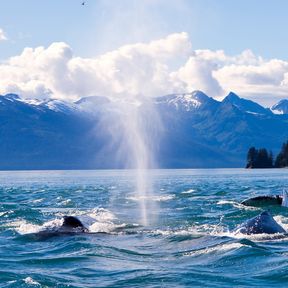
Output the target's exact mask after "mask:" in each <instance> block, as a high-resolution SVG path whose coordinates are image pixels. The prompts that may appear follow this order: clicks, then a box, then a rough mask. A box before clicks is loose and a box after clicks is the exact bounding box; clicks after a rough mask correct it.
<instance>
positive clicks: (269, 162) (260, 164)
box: [246, 141, 288, 168]
mask: <svg viewBox="0 0 288 288" xmlns="http://www.w3.org/2000/svg"><path fill="white" fill-rule="evenodd" d="M285 167H288V141H287V142H285V143H283V144H282V148H281V150H280V152H279V154H278V155H277V156H276V158H275V159H274V156H273V153H272V151H267V149H266V148H260V149H256V148H255V147H250V148H249V150H248V153H247V164H246V168H285Z"/></svg>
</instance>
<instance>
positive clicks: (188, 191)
mask: <svg viewBox="0 0 288 288" xmlns="http://www.w3.org/2000/svg"><path fill="white" fill-rule="evenodd" d="M195 191H196V190H195V189H189V190H185V191H183V192H181V194H191V193H193V192H195Z"/></svg>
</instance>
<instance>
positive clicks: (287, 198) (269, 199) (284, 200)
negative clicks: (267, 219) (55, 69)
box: [241, 190, 288, 207]
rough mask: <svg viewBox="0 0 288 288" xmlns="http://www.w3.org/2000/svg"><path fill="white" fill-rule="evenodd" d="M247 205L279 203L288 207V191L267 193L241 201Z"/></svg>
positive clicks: (259, 205)
mask: <svg viewBox="0 0 288 288" xmlns="http://www.w3.org/2000/svg"><path fill="white" fill-rule="evenodd" d="M241 204H243V205H245V206H256V207H261V206H266V205H279V206H284V207H288V191H287V190H284V191H283V194H282V195H265V196H256V197H252V198H249V199H246V200H244V201H242V202H241Z"/></svg>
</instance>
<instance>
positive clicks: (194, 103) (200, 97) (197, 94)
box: [157, 91, 210, 111]
mask: <svg viewBox="0 0 288 288" xmlns="http://www.w3.org/2000/svg"><path fill="white" fill-rule="evenodd" d="M208 99H210V98H209V97H208V96H207V95H206V94H204V93H203V92H201V91H193V92H192V93H183V94H171V95H167V96H164V97H160V98H158V99H157V103H167V104H168V105H173V106H175V107H176V109H182V110H184V111H191V110H195V109H198V108H200V107H201V106H202V105H203V103H205V102H206V101H207V100H208Z"/></svg>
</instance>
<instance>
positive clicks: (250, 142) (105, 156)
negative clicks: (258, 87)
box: [0, 91, 288, 169]
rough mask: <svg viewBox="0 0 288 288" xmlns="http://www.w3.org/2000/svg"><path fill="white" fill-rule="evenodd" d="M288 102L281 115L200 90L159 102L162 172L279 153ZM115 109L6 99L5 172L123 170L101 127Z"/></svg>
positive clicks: (87, 102)
mask: <svg viewBox="0 0 288 288" xmlns="http://www.w3.org/2000/svg"><path fill="white" fill-rule="evenodd" d="M287 102H288V100H285V101H284V100H283V101H280V102H279V103H278V104H276V105H274V106H273V107H272V108H271V110H272V111H273V112H275V111H278V113H279V111H282V113H283V114H284V115H276V114H274V113H272V112H271V110H269V109H266V108H264V107H262V106H261V105H259V104H257V103H255V102H253V101H250V100H247V99H243V98H240V97H239V96H237V95H236V94H235V93H232V92H231V93H229V94H228V95H227V96H226V97H225V98H224V100H223V101H221V102H220V101H216V100H214V99H213V98H211V97H209V96H207V95H206V94H204V93H203V92H201V91H194V92H192V93H186V94H170V95H166V96H162V97H157V98H155V99H154V100H153V106H154V110H155V111H156V112H157V114H158V115H159V117H160V119H161V122H162V126H163V127H161V135H158V136H157V137H158V140H159V141H160V143H158V144H159V145H158V146H159V149H158V150H157V155H155V158H156V160H157V162H158V164H159V167H165V168H188V167H244V164H245V160H246V153H247V150H248V148H249V147H250V146H256V147H266V148H267V149H271V150H272V151H273V152H274V154H276V153H278V149H280V147H281V144H282V143H283V142H284V141H287V139H288V122H287V115H286V113H287V111H288V110H287V107H286V106H285V105H286V104H287ZM148 107H149V106H148ZM115 108H117V103H116V104H115V103H112V102H111V101H110V100H109V99H108V98H106V97H103V96H92V97H84V98H81V99H80V100H78V101H76V102H75V103H69V102H65V101H60V100H56V99H53V100H35V99H34V100H31V99H30V100H29V99H22V98H21V97H19V96H18V95H15V94H7V95H5V96H0V137H1V141H0V169H90V168H121V167H123V166H124V163H123V161H122V160H121V157H120V158H119V151H118V149H117V141H115V139H113V135H112V134H111V133H110V132H111V131H109V130H110V128H111V127H108V126H105V125H103V121H101V119H102V118H101V117H102V116H103V115H105V117H106V118H107V119H109V118H112V117H113V115H112V114H113V113H114V112H115ZM146 108H147V107H146V106H145V105H143V107H142V106H141V108H140V109H146ZM285 109H286V110H285ZM145 112H146V111H144V115H145ZM109 113H110V114H109ZM114 118H115V115H114ZM115 119H116V122H117V117H116V118H115ZM112 122H113V121H112ZM116 124H117V123H116ZM107 131H108V132H109V133H107ZM152 137H155V135H153V136H151V139H152ZM153 139H154V138H153ZM118 140H119V139H118ZM120 140H121V141H123V139H120ZM120 140H119V141H120ZM124 140H125V139H124ZM127 153H128V154H129V152H127ZM126 156H127V155H125V157H126ZM125 157H124V156H123V158H125ZM123 158H122V159H123Z"/></svg>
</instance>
